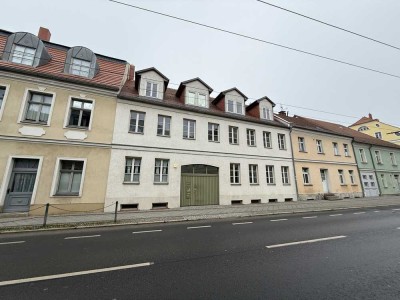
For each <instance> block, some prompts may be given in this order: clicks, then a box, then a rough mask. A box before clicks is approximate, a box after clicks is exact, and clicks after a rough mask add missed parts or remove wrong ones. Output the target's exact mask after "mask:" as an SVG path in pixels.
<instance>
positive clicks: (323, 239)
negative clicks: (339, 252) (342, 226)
mask: <svg viewBox="0 0 400 300" xmlns="http://www.w3.org/2000/svg"><path fill="white" fill-rule="evenodd" d="M345 237H346V236H345V235H338V236H331V237H326V238H320V239H314V240H307V241H299V242H291V243H285V244H276V245H270V246H266V248H268V249H271V248H279V247H286V246H293V245H300V244H309V243H316V242H322V241H330V240H336V239H342V238H345Z"/></svg>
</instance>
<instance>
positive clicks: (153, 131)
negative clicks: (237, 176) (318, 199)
mask: <svg viewBox="0 0 400 300" xmlns="http://www.w3.org/2000/svg"><path fill="white" fill-rule="evenodd" d="M130 110H136V111H143V112H145V113H146V117H145V128H144V134H132V133H128V129H129V117H130ZM158 114H162V115H167V116H171V137H159V136H157V116H158ZM183 118H189V119H193V120H196V139H195V140H184V139H183V138H182V135H183ZM208 122H212V123H217V124H220V142H219V143H215V142H209V141H208V135H207V131H208ZM229 125H232V126H238V127H239V145H230V144H229V135H228V126H229ZM246 128H251V129H255V130H256V143H257V146H256V147H249V146H247V141H246ZM263 130H264V131H270V132H271V134H272V144H273V148H272V149H266V148H264V145H263V140H262V132H263ZM278 133H283V134H286V141H287V143H290V138H289V130H288V129H286V128H277V127H272V126H265V125H262V124H256V123H250V122H244V121H238V120H234V119H227V118H222V117H214V116H210V115H205V114H200V113H193V112H188V111H180V110H176V109H171V108H165V107H160V106H156V105H149V104H144V103H140V102H134V101H124V100H119V102H118V104H117V111H116V124H115V127H114V137H113V144H114V146H113V150H112V153H111V162H110V171H109V178H108V187H107V195H106V204H105V206H107V205H108V204H110V203H112V202H114V201H116V200H118V201H119V203H122V204H125V203H126V204H128V203H138V204H139V209H150V208H151V207H152V203H153V202H168V203H169V207H170V208H173V207H179V206H180V179H181V178H180V176H181V174H180V168H181V166H182V165H186V164H208V165H212V166H216V167H219V175H220V176H219V181H220V204H222V205H228V204H229V205H230V204H231V200H243V203H250V201H251V199H261V200H262V202H268V199H278V201H284V199H285V198H293V200H297V199H296V189H295V182H294V172H293V165H292V159H291V157H292V155H291V152H290V149H291V148H290V144H288V147H287V150H279V149H278V140H277V134H278ZM125 156H133V157H141V158H142V167H141V175H140V184H136V185H133V184H123V178H124V166H125ZM156 158H164V159H169V160H170V168H169V183H168V185H157V184H154V183H153V176H154V165H155V159H156ZM230 163H240V164H241V185H239V186H235V185H231V184H230V179H229V168H230ZM249 164H258V169H259V185H255V186H253V185H250V184H249V176H248V165H249ZM265 165H275V173H276V174H275V179H276V185H275V186H268V185H267V184H266V175H265ZM282 165H285V166H289V170H290V181H291V184H290V185H289V186H284V185H282V180H281V173H280V167H281V166H282Z"/></svg>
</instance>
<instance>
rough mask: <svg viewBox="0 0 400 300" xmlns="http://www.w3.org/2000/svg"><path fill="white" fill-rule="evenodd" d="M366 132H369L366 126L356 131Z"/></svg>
mask: <svg viewBox="0 0 400 300" xmlns="http://www.w3.org/2000/svg"><path fill="white" fill-rule="evenodd" d="M366 130H369V128H368V127H367V126H361V127H360V128H358V131H366Z"/></svg>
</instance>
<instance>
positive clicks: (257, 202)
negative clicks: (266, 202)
mask: <svg viewBox="0 0 400 300" xmlns="http://www.w3.org/2000/svg"><path fill="white" fill-rule="evenodd" d="M260 203H261V199H252V200H251V204H260Z"/></svg>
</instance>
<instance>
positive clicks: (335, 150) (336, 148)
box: [332, 142, 340, 156]
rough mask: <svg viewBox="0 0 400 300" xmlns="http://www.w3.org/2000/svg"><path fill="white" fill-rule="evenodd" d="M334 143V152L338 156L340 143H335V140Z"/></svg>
mask: <svg viewBox="0 0 400 300" xmlns="http://www.w3.org/2000/svg"><path fill="white" fill-rule="evenodd" d="M332 145H333V153H334V154H335V155H336V156H338V155H340V153H339V146H338V144H337V143H335V142H333V143H332Z"/></svg>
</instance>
